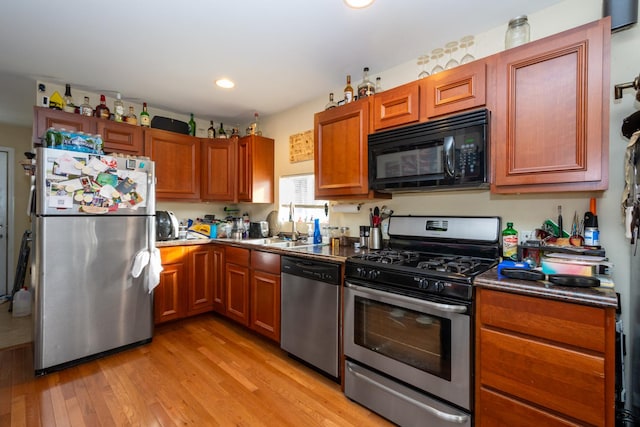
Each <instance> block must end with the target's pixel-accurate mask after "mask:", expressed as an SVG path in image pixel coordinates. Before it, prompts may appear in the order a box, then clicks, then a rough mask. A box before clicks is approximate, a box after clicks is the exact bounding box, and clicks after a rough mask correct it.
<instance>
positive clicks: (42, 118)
mask: <svg viewBox="0 0 640 427" xmlns="http://www.w3.org/2000/svg"><path fill="white" fill-rule="evenodd" d="M33 116H34V126H33V143H34V144H35V145H40V144H42V140H41V139H40V138H42V137H43V136H44V134H45V132H46V131H47V129H49V128H50V127H53V128H56V129H62V128H64V129H66V130H68V131H79V132H85V133H96V121H97V119H95V118H93V117H87V116H81V115H80V114H72V113H67V112H64V111H60V110H52V109H51V108H45V107H33Z"/></svg>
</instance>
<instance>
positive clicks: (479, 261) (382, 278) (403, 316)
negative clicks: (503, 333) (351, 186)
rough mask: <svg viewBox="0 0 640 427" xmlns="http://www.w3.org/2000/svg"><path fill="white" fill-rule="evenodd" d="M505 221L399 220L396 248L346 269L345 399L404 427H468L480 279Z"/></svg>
mask: <svg viewBox="0 0 640 427" xmlns="http://www.w3.org/2000/svg"><path fill="white" fill-rule="evenodd" d="M500 226H501V224H500V218H499V217H449V216H438V217H426V216H420V217H416V216H397V217H392V218H390V220H389V236H390V239H389V247H388V248H385V249H384V250H381V251H374V252H362V253H361V254H357V255H355V256H353V257H350V258H348V259H347V261H346V267H345V303H344V304H345V305H344V310H345V312H344V341H345V342H344V353H345V356H346V366H345V394H346V395H347V397H349V398H351V399H352V400H355V401H357V402H359V403H361V404H362V405H364V406H366V407H368V408H370V409H371V410H373V411H375V412H377V413H379V414H381V415H382V416H384V417H386V418H388V419H390V420H391V421H393V422H395V423H397V424H399V425H402V426H413V425H415V426H418V425H419V426H425V425H428V426H430V427H440V426H443V427H444V426H449V427H450V426H452V425H458V426H471V425H472V408H473V381H472V377H473V360H474V358H473V342H472V335H473V334H472V329H473V321H472V319H473V313H474V306H473V280H474V277H475V276H477V275H478V274H480V273H482V272H484V271H486V270H488V269H490V268H491V267H493V266H494V265H495V264H496V263H497V261H498V258H499V254H500V240H499V236H500Z"/></svg>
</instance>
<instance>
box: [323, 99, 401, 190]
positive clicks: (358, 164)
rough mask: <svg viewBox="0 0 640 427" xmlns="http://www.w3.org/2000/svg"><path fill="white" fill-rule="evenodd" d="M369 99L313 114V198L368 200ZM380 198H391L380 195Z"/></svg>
mask: <svg viewBox="0 0 640 427" xmlns="http://www.w3.org/2000/svg"><path fill="white" fill-rule="evenodd" d="M369 103H370V98H366V99H360V100H358V101H355V102H352V103H349V104H346V105H342V106H340V107H337V108H332V109H330V110H326V111H321V112H319V113H316V114H315V116H314V141H313V144H314V150H315V152H314V158H313V166H314V172H315V197H316V198H318V199H331V200H337V199H369V198H375V197H378V196H380V195H378V194H375V193H373V192H370V191H369V160H368V157H367V156H368V153H367V138H368V135H369V132H368V129H369V105H370V104H369ZM381 197H387V198H388V197H390V196H389V195H383V196H381Z"/></svg>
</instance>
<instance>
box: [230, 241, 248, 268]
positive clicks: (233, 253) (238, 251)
mask: <svg viewBox="0 0 640 427" xmlns="http://www.w3.org/2000/svg"><path fill="white" fill-rule="evenodd" d="M249 254H250V252H249V249H244V248H236V247H235V246H228V247H227V248H226V253H225V258H226V262H227V264H229V263H230V264H236V265H242V266H245V267H249Z"/></svg>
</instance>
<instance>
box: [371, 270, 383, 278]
mask: <svg viewBox="0 0 640 427" xmlns="http://www.w3.org/2000/svg"><path fill="white" fill-rule="evenodd" d="M379 275H380V272H379V271H378V270H371V271H369V279H376V278H377V277H378V276H379Z"/></svg>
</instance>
